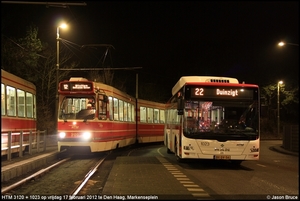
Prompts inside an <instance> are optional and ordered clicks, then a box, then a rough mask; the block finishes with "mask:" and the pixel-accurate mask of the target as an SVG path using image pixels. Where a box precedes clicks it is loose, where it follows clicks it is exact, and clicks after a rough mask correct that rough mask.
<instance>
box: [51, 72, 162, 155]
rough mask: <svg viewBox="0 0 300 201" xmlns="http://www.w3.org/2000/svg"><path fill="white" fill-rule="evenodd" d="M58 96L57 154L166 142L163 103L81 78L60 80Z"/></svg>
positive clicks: (101, 150) (100, 150)
mask: <svg viewBox="0 0 300 201" xmlns="http://www.w3.org/2000/svg"><path fill="white" fill-rule="evenodd" d="M58 93H59V107H58V119H57V131H58V151H62V150H64V149H67V150H71V149H75V150H79V149H82V150H85V151H88V152H103V151H110V150H113V149H117V148H121V147H125V146H129V145H132V144H135V143H137V142H138V143H148V142H159V141H160V142H161V143H163V136H164V132H163V131H164V122H165V119H164V106H165V105H164V104H162V103H157V102H153V101H147V100H142V99H136V98H134V97H132V96H130V95H128V94H127V93H125V92H123V91H121V90H119V89H117V88H115V87H112V86H109V85H106V84H103V83H101V82H94V81H89V80H87V79H86V78H81V77H72V78H70V79H69V80H65V81H61V82H60V83H59V91H58ZM137 108H138V109H137ZM144 111H145V112H144ZM140 120H141V121H140Z"/></svg>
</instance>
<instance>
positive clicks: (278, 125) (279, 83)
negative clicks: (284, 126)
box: [277, 81, 283, 136]
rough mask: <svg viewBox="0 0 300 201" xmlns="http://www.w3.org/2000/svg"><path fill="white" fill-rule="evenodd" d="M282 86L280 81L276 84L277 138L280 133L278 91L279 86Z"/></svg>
mask: <svg viewBox="0 0 300 201" xmlns="http://www.w3.org/2000/svg"><path fill="white" fill-rule="evenodd" d="M281 84H283V82H282V81H279V82H278V83H277V136H279V132H280V114H279V111H280V107H279V91H280V90H279V89H280V85H281Z"/></svg>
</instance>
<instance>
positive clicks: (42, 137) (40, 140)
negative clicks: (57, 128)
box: [1, 130, 47, 160]
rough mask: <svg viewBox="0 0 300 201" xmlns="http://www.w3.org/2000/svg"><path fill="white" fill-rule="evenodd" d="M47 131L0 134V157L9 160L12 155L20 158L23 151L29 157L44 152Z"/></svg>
mask: <svg viewBox="0 0 300 201" xmlns="http://www.w3.org/2000/svg"><path fill="white" fill-rule="evenodd" d="M46 137H47V131H46V130H44V131H39V130H38V131H29V132H23V131H21V132H19V133H18V132H12V131H9V132H1V156H5V155H7V160H11V158H12V154H18V155H19V157H22V156H23V155H24V153H25V151H28V153H29V154H30V155H31V154H33V153H34V151H35V152H40V151H45V150H46V141H47V140H46Z"/></svg>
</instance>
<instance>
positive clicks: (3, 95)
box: [1, 83, 6, 115]
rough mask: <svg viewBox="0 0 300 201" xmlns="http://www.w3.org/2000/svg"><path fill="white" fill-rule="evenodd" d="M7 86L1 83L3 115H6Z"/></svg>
mask: <svg viewBox="0 0 300 201" xmlns="http://www.w3.org/2000/svg"><path fill="white" fill-rule="evenodd" d="M5 100H6V99H5V86H4V84H2V83H1V115H5V114H6V112H5V105H6V104H5Z"/></svg>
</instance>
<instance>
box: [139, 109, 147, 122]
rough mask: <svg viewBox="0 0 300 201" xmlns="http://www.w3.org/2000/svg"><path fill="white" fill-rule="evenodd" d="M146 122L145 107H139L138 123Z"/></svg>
mask: <svg viewBox="0 0 300 201" xmlns="http://www.w3.org/2000/svg"><path fill="white" fill-rule="evenodd" d="M146 120H147V111H146V107H140V122H146Z"/></svg>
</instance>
